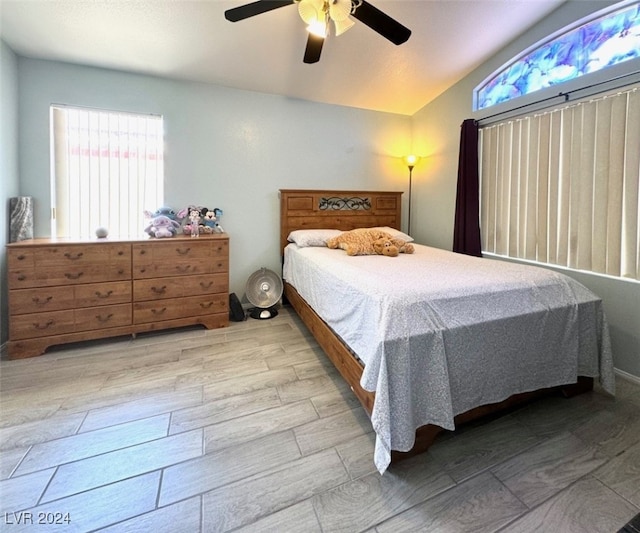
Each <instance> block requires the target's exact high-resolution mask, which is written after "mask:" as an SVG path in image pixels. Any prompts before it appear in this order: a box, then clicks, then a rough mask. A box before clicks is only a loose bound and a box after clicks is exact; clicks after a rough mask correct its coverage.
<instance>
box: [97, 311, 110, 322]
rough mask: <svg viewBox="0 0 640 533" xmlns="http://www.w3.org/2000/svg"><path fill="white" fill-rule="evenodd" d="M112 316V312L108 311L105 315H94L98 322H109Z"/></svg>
mask: <svg viewBox="0 0 640 533" xmlns="http://www.w3.org/2000/svg"><path fill="white" fill-rule="evenodd" d="M112 318H113V313H109V314H108V315H107V316H102V315H96V319H97V320H98V322H103V323H104V322H109V320H111V319H112Z"/></svg>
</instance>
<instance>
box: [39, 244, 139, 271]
mask: <svg viewBox="0 0 640 533" xmlns="http://www.w3.org/2000/svg"><path fill="white" fill-rule="evenodd" d="M130 250H131V246H130V245H128V244H110V243H99V244H91V245H86V244H75V245H74V244H65V245H60V246H42V247H39V248H36V249H35V261H36V264H38V265H44V264H46V265H49V266H52V267H56V266H69V265H76V266H85V265H91V264H105V263H113V264H120V263H128V262H130V261H131V251H130Z"/></svg>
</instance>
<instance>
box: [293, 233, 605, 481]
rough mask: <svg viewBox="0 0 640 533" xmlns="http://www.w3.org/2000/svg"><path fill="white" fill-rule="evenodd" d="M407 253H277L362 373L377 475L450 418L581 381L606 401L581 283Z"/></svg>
mask: <svg viewBox="0 0 640 533" xmlns="http://www.w3.org/2000/svg"><path fill="white" fill-rule="evenodd" d="M415 248H416V251H415V253H414V254H412V255H405V254H400V255H399V256H398V257H395V258H390V257H383V256H356V257H350V256H347V255H346V254H345V252H343V251H342V250H330V249H328V248H322V247H308V248H299V247H298V246H296V245H295V244H290V245H288V246H287V247H286V248H285V262H284V271H283V277H284V279H285V280H286V281H287V282H288V283H290V284H291V285H292V286H293V287H295V288H296V290H297V291H298V293H299V294H300V295H301V296H302V297H303V298H304V299H305V300H306V301H307V303H309V304H310V305H311V307H313V309H314V310H315V311H316V313H317V314H318V315H319V316H320V317H321V318H322V319H323V320H324V321H325V322H326V323H327V324H328V325H329V326H331V328H332V329H333V330H334V331H335V332H336V333H337V334H338V335H339V336H340V337H341V338H342V339H343V340H344V341H345V343H346V344H347V345H348V346H349V347H350V348H351V349H352V350H353V351H354V352H355V353H356V354H357V355H358V357H360V359H361V360H362V361H363V363H364V365H365V366H364V373H363V376H362V379H361V385H362V387H363V388H364V389H366V390H369V391H375V405H374V408H373V413H372V417H371V421H372V424H373V427H374V430H375V432H376V434H377V439H376V452H375V463H376V466H377V468H378V470H379V471H380V472H381V473H383V472H384V471H385V470H386V468H387V467H388V465H389V463H390V458H391V450H392V449H393V450H399V451H407V450H410V449H411V448H412V446H413V444H414V437H415V430H416V428H418V427H420V426H422V425H424V424H436V425H438V426H441V427H443V428H445V429H450V430H453V429H454V421H453V418H454V416H455V415H457V414H459V413H463V412H465V411H468V410H470V409H472V408H474V407H477V406H480V405H485V404H489V403H495V402H499V401H502V400H504V399H506V398H508V397H509V396H511V395H513V394H516V393H520V392H527V391H532V390H536V389H540V388H544V387H552V386H556V385H562V384H567V383H574V382H575V381H576V378H577V376H578V375H581V376H590V377H599V378H600V383H601V384H602V386H603V387H604V389H605V390H607V391H608V392H610V393H611V394H613V393H614V374H613V360H612V355H611V348H610V342H609V332H608V326H607V323H606V319H605V316H604V313H603V310H602V303H601V300H600V299H599V298H598V297H597V296H596V295H594V294H593V293H592V292H590V291H589V290H588V289H586V288H585V287H584V286H583V285H581V284H579V283H578V282H576V281H575V280H573V279H572V278H570V277H568V276H564V275H562V274H558V273H556V272H553V271H551V270H548V269H544V268H539V267H532V266H525V265H520V264H515V263H507V262H503V261H495V260H490V259H480V258H475V257H470V256H466V255H461V254H455V253H452V252H447V251H444V250H439V249H436V248H430V247H427V246H421V245H416V246H415Z"/></svg>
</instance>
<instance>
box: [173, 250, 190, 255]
mask: <svg viewBox="0 0 640 533" xmlns="http://www.w3.org/2000/svg"><path fill="white" fill-rule="evenodd" d="M190 251H191V248H183V249H180V248H176V252H178V255H187V254H188V253H189V252H190Z"/></svg>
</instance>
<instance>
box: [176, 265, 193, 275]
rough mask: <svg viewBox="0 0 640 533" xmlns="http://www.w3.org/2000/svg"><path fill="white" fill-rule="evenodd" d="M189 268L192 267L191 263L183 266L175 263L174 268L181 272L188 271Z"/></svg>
mask: <svg viewBox="0 0 640 533" xmlns="http://www.w3.org/2000/svg"><path fill="white" fill-rule="evenodd" d="M191 268H192V267H191V265H185V266H180V265H176V270H177V271H178V272H180V273H182V274H185V273H186V272H189V270H190V269H191Z"/></svg>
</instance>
